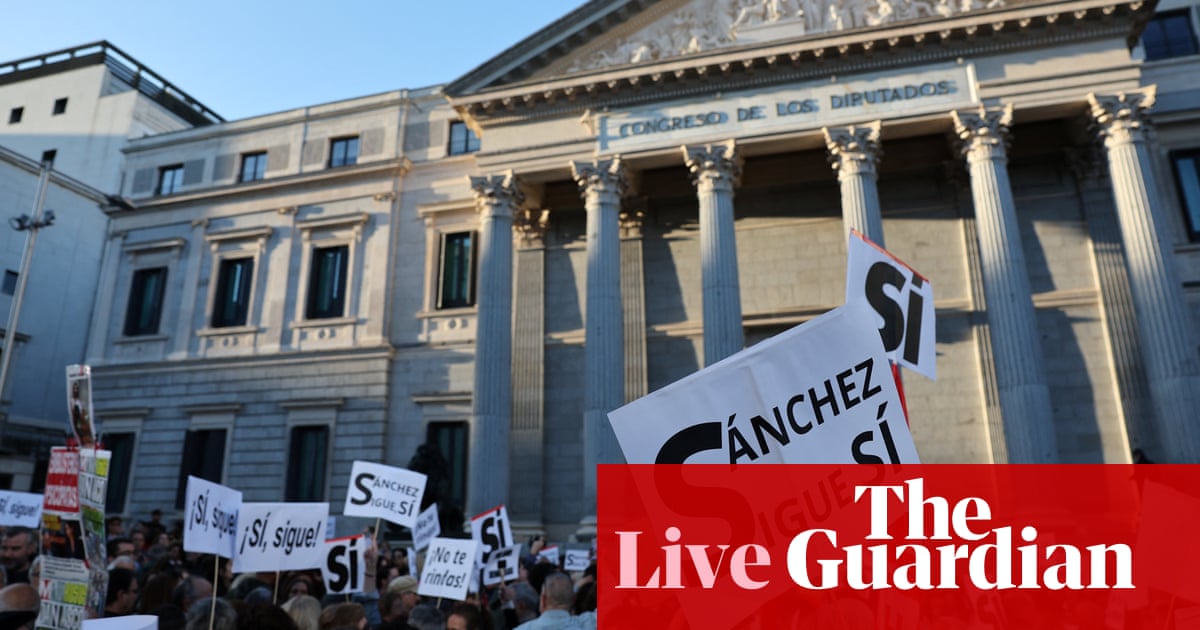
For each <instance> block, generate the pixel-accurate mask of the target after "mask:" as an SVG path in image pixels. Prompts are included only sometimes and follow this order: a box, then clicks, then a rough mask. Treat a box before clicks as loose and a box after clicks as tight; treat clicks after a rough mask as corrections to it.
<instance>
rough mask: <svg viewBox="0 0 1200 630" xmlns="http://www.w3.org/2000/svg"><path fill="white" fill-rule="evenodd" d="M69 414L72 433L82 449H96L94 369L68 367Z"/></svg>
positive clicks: (78, 366) (85, 366)
mask: <svg viewBox="0 0 1200 630" xmlns="http://www.w3.org/2000/svg"><path fill="white" fill-rule="evenodd" d="M67 412H68V413H69V415H70V418H71V433H72V434H73V435H74V436H75V443H76V444H78V445H79V446H80V447H81V448H95V447H96V435H97V430H96V416H95V409H94V408H93V407H92V368H91V367H90V366H87V365H68V366H67Z"/></svg>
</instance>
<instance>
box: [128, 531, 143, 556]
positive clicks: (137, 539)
mask: <svg viewBox="0 0 1200 630" xmlns="http://www.w3.org/2000/svg"><path fill="white" fill-rule="evenodd" d="M129 542H131V543H133V549H134V551H135V552H140V551H142V550H144V549H145V548H146V532H144V531H142V530H140V529H135V530H133V531H132V532H129Z"/></svg>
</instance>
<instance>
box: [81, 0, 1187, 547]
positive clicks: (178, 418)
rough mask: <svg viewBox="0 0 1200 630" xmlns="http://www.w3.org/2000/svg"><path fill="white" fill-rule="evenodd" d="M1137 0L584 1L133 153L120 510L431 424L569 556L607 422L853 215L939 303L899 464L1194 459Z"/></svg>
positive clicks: (118, 331) (112, 410)
mask: <svg viewBox="0 0 1200 630" xmlns="http://www.w3.org/2000/svg"><path fill="white" fill-rule="evenodd" d="M1155 11H1156V9H1155V6H1154V5H1153V4H1152V3H1142V2H1092V1H1089V0H1072V1H1067V2H1039V1H1036V0H1035V1H1030V0H993V1H991V2H983V1H979V2H975V1H966V2H948V1H937V2H924V1H922V0H904V1H901V2H895V1H892V0H853V1H837V2H822V1H820V0H811V1H810V0H795V1H788V0H770V1H762V2H758V1H741V2H738V1H732V0H660V1H653V0H605V1H601V0H595V1H593V2H589V3H587V4H585V5H583V6H582V7H580V8H579V9H577V10H575V11H573V12H572V13H570V14H568V15H566V16H564V17H563V18H562V19H560V20H558V21H557V22H555V23H553V24H551V25H549V26H547V27H546V28H544V29H542V30H541V31H538V32H537V33H535V34H533V35H532V36H530V37H529V38H527V39H525V40H523V41H522V42H520V43H518V44H516V45H515V46H513V47H512V48H510V49H509V50H507V51H505V52H503V53H501V54H500V55H498V56H497V57H495V58H493V59H492V60H490V61H488V62H486V63H484V64H483V65H481V66H480V67H478V68H477V69H475V70H473V71H472V72H470V73H468V74H467V75H465V76H463V77H461V78H459V79H458V80H456V81H453V82H452V83H449V84H447V85H445V86H441V87H434V88H428V89H422V90H411V91H398V92H392V93H386V94H379V95H374V96H368V97H363V98H360V99H352V100H349V101H343V102H338V103H331V104H326V105H318V106H314V107H308V108H304V109H300V110H294V111H290V112H281V113H278V114H272V115H268V116H262V117H256V118H251V119H246V120H241V121H236V122H230V123H225V124H219V125H214V126H210V127H205V128H203V129H191V130H182V131H176V132H172V133H166V134H160V135H156V136H152V137H148V138H144V139H139V140H135V141H133V142H131V143H130V145H129V147H128V149H127V150H126V162H125V164H126V166H125V170H124V177H123V179H122V184H121V189H120V194H121V195H122V196H123V197H124V198H126V199H127V200H128V203H129V206H130V208H129V209H115V208H114V209H111V210H110V217H111V219H112V226H113V227H112V230H111V232H110V234H111V238H110V245H109V247H108V249H107V254H106V257H105V260H104V262H103V265H102V267H101V272H100V273H101V284H100V286H101V289H100V292H99V296H98V298H97V300H96V308H95V313H96V317H95V318H94V320H93V322H94V323H93V326H92V328H91V334H90V343H89V351H88V360H89V362H90V363H91V364H92V365H93V366H94V368H95V371H96V379H97V385H96V394H95V395H96V399H97V406H98V415H99V416H100V417H101V418H102V420H103V421H104V422H105V423H106V425H107V426H108V430H109V431H118V432H121V433H123V434H125V435H127V436H130V437H129V438H128V439H131V440H134V442H135V445H134V452H135V453H136V457H135V458H134V461H136V462H137V467H136V470H135V471H134V473H133V478H132V480H131V482H130V485H129V488H130V489H131V490H130V493H129V496H130V499H129V501H128V502H127V503H126V504H125V505H124V506H123V508H122V509H124V510H126V511H128V512H131V513H139V514H140V513H144V512H147V511H149V510H150V509H152V508H155V507H159V508H168V507H170V506H172V505H175V506H179V503H180V501H181V495H180V492H181V488H182V482H183V480H185V479H186V475H187V474H189V473H190V474H199V475H203V476H207V477H209V478H213V479H216V480H219V481H222V482H223V483H226V484H228V485H231V486H234V487H237V488H239V489H241V490H243V492H245V493H246V494H245V496H246V499H247V500H251V501H272V500H329V501H330V502H331V506H332V507H333V511H334V512H335V513H336V512H338V511H339V510H338V507H339V506H340V505H341V504H342V501H343V500H344V496H345V486H346V480H347V477H348V473H349V469H350V465H351V462H352V461H353V460H354V459H372V460H377V461H383V462H385V463H389V464H393V465H401V466H403V465H406V464H407V463H408V462H409V461H410V459H411V458H412V457H413V455H414V453H416V451H417V448H418V446H420V445H421V444H423V443H427V442H431V443H434V444H436V445H437V446H438V448H439V450H440V452H441V454H442V455H443V456H444V458H445V459H446V470H445V473H446V474H445V478H444V483H443V484H442V485H440V486H439V492H440V493H441V496H442V497H443V498H444V500H445V502H446V503H447V504H453V505H455V506H458V507H460V508H461V509H463V510H464V511H465V512H466V513H467V514H470V513H474V512H475V511H482V510H485V509H487V508H489V507H491V506H492V505H495V504H497V503H505V504H507V506H508V508H509V511H510V513H511V514H512V516H513V518H514V519H515V521H516V525H517V526H518V528H519V529H520V528H527V529H544V530H548V531H549V532H550V533H551V535H552V536H555V537H565V536H567V535H569V534H571V533H575V532H578V533H579V534H580V535H587V532H588V531H589V530H588V524H589V523H590V521H591V518H592V517H593V516H594V511H595V510H594V496H595V472H594V471H595V465H596V464H597V463H603V462H612V461H619V460H620V453H619V450H618V449H617V447H616V443H615V440H614V438H613V435H612V433H611V430H610V429H609V428H608V425H607V421H606V420H605V414H606V413H607V412H608V411H610V410H611V409H613V408H615V407H617V406H620V405H622V404H624V403H625V402H627V401H630V400H633V399H636V398H638V397H640V396H642V395H644V394H646V393H648V392H650V391H653V390H655V389H657V388H659V387H662V386H664V385H666V384H668V383H671V382H673V381H674V380H676V379H678V378H680V377H682V376H685V375H687V374H689V373H691V372H693V371H695V370H697V369H700V368H702V367H703V366H705V365H708V364H711V363H713V362H715V361H717V360H719V359H721V358H723V357H725V356H728V355H729V354H732V353H734V352H736V351H737V350H739V349H741V348H742V347H745V346H747V345H750V344H753V343H756V342H757V341H760V340H762V339H765V338H767V337H769V336H770V335H773V334H775V333H777V332H779V331H781V330H784V329H786V328H788V327H791V326H794V325H796V324H799V323H802V322H804V321H806V320H808V319H810V318H812V317H814V316H816V315H818V314H820V313H822V312H825V311H827V310H829V309H831V308H834V307H837V306H839V305H840V304H841V303H842V302H843V299H844V287H845V284H844V283H845V267H846V263H845V252H846V241H847V232H848V230H849V229H850V228H857V229H859V230H860V231H863V232H864V233H866V234H867V235H868V236H869V237H871V238H872V239H873V240H875V241H876V242H879V243H881V244H884V245H885V246H886V247H887V248H888V249H889V250H890V251H892V252H894V253H895V254H897V255H898V256H900V257H901V258H903V259H904V260H906V261H907V262H908V263H910V264H911V265H912V266H913V267H914V268H915V269H917V270H919V271H921V272H922V273H923V274H924V275H926V276H928V277H929V278H930V280H931V281H932V282H933V283H934V286H935V294H936V305H935V306H936V309H937V351H938V363H939V369H938V372H939V374H940V378H939V379H938V380H937V381H936V382H932V381H928V380H926V379H924V378H922V377H919V376H915V375H914V376H910V377H908V378H906V379H905V381H904V384H905V389H906V394H907V400H908V409H909V414H910V420H911V428H912V432H913V435H914V438H915V440H916V443H917V448H918V451H919V452H920V454H921V457H922V459H923V461H928V462H1051V461H1061V462H1128V461H1130V459H1131V457H1132V453H1133V452H1134V451H1135V450H1140V451H1141V452H1142V453H1144V454H1145V455H1147V456H1148V457H1150V458H1151V459H1153V460H1155V461H1170V462H1197V461H1200V436H1198V435H1197V426H1196V418H1198V417H1200V409H1198V408H1200V401H1198V400H1197V394H1198V393H1200V356H1198V355H1197V350H1198V349H1200V348H1198V346H1197V340H1196V331H1197V322H1198V321H1200V320H1198V319H1197V318H1198V316H1200V315H1198V306H1197V302H1200V296H1198V295H1196V293H1195V291H1194V287H1195V286H1200V284H1197V283H1198V282H1200V258H1198V256H1200V249H1198V248H1196V246H1194V245H1192V242H1193V239H1195V238H1196V237H1197V234H1198V232H1200V183H1198V181H1200V170H1198V168H1197V164H1198V163H1200V161H1198V160H1200V157H1198V156H1200V154H1198V153H1197V150H1196V147H1200V108H1198V107H1197V103H1200V100H1198V99H1197V98H1196V97H1197V95H1198V94H1200V91H1198V90H1200V84H1198V83H1197V82H1198V81H1200V79H1197V78H1196V77H1198V76H1200V73H1198V72H1196V69H1197V67H1198V66H1200V64H1198V63H1197V62H1198V61H1200V57H1198V56H1197V48H1196V37H1195V33H1196V32H1197V21H1196V20H1197V12H1196V7H1195V6H1192V5H1187V4H1182V3H1180V4H1169V5H1168V4H1164V5H1163V6H1162V7H1161V8H1159V9H1158V13H1157V14H1156V13H1155ZM1151 119H1153V120H1154V124H1151ZM154 287H158V288H154ZM151 288H154V290H151ZM143 313H152V314H157V315H156V316H155V317H150V318H148V319H147V318H142V317H141V314H143ZM114 427H115V428H114ZM122 439H125V438H122ZM113 511H120V510H119V509H117V510H113Z"/></svg>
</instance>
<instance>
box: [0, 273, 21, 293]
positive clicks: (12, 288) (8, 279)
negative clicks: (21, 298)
mask: <svg viewBox="0 0 1200 630" xmlns="http://www.w3.org/2000/svg"><path fill="white" fill-rule="evenodd" d="M18 277H19V274H18V273H17V272H15V271H13V270H12V269H5V270H4V284H3V285H2V286H0V293H4V295H12V294H14V293H16V292H17V278H18Z"/></svg>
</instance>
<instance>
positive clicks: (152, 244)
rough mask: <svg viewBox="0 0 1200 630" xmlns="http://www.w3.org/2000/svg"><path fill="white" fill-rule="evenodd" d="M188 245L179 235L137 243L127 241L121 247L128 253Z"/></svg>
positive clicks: (181, 247) (178, 247)
mask: <svg viewBox="0 0 1200 630" xmlns="http://www.w3.org/2000/svg"><path fill="white" fill-rule="evenodd" d="M184 245H187V240H186V239H183V238H179V237H175V238H164V239H159V240H154V241H140V242H137V243H125V245H123V246H122V247H121V251H123V252H125V253H126V254H140V253H143V252H149V251H155V250H160V249H183V246H184Z"/></svg>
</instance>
